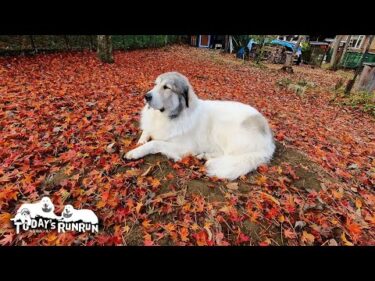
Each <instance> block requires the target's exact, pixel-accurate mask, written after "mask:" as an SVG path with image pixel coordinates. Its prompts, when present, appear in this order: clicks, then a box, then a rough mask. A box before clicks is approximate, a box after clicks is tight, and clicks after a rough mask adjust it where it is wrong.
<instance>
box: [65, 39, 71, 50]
mask: <svg viewBox="0 0 375 281" xmlns="http://www.w3.org/2000/svg"><path fill="white" fill-rule="evenodd" d="M64 41H65V48H66V49H67V50H68V51H70V44H69V39H68V36H66V35H64Z"/></svg>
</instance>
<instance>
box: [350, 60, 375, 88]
mask: <svg viewBox="0 0 375 281" xmlns="http://www.w3.org/2000/svg"><path fill="white" fill-rule="evenodd" d="M355 90H356V91H366V92H370V93H371V92H372V91H373V90H375V64H373V65H372V64H365V65H364V67H363V70H362V72H361V75H360V76H359V81H358V84H357V86H356V87H355Z"/></svg>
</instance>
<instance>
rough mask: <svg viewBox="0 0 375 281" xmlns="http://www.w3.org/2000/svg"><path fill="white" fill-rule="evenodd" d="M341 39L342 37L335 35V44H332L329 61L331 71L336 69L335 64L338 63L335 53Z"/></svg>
mask: <svg viewBox="0 0 375 281" xmlns="http://www.w3.org/2000/svg"><path fill="white" fill-rule="evenodd" d="M342 37H343V36H342V35H336V38H335V43H334V44H333V51H332V57H331V61H330V69H332V70H336V69H337V63H338V58H337V51H338V50H339V47H340V43H341V39H342Z"/></svg>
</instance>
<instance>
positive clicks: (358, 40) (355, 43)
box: [349, 35, 365, 49]
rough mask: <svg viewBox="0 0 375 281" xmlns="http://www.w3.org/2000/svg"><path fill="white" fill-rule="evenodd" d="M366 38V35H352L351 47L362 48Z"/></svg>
mask: <svg viewBox="0 0 375 281" xmlns="http://www.w3.org/2000/svg"><path fill="white" fill-rule="evenodd" d="M364 39H365V35H352V38H351V39H350V44H349V47H351V48H353V49H361V47H362V44H363V41H365V40H364Z"/></svg>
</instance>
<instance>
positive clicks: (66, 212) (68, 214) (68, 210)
mask: <svg viewBox="0 0 375 281" xmlns="http://www.w3.org/2000/svg"><path fill="white" fill-rule="evenodd" d="M73 212H74V208H73V206H72V205H66V206H65V207H64V211H63V212H62V216H63V217H64V218H70V217H71V216H72V215H73Z"/></svg>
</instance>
